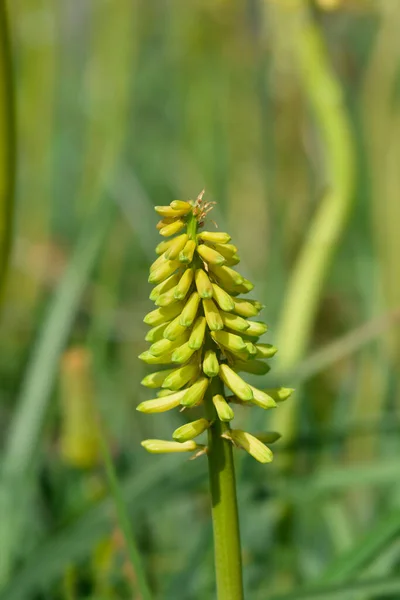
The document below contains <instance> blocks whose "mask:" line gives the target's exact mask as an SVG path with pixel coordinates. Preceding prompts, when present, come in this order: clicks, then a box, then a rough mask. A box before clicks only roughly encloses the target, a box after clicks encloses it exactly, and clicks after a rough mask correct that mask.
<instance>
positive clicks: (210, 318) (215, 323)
mask: <svg viewBox="0 0 400 600" xmlns="http://www.w3.org/2000/svg"><path fill="white" fill-rule="evenodd" d="M203 309H204V315H205V317H206V321H207V325H208V327H209V328H210V329H211V331H218V330H220V329H222V328H223V326H224V324H223V322H222V317H221V315H220V312H219V310H218V308H217V307H216V305H215V303H214V302H213V301H212V300H211V299H203Z"/></svg>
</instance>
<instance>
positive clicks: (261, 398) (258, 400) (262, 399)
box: [250, 385, 276, 409]
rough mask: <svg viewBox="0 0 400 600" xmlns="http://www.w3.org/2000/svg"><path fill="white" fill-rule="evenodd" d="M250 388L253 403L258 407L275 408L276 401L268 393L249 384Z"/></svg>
mask: <svg viewBox="0 0 400 600" xmlns="http://www.w3.org/2000/svg"><path fill="white" fill-rule="evenodd" d="M250 388H251V391H252V392H253V400H252V403H253V404H256V405H257V406H259V407H260V408H265V409H268V408H276V402H275V400H274V399H273V398H272V396H269V394H266V393H265V392H263V391H261V390H258V389H257V388H255V387H253V386H252V385H251V386H250Z"/></svg>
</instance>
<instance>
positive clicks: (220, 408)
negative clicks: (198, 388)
mask: <svg viewBox="0 0 400 600" xmlns="http://www.w3.org/2000/svg"><path fill="white" fill-rule="evenodd" d="M212 401H213V404H214V407H215V410H216V411H217V415H218V418H219V420H220V421H231V420H232V419H233V417H234V416H235V415H234V413H233V410H232V409H231V407H230V406H229V404H228V403H227V401H226V400H225V398H224V397H223V396H222V395H221V394H216V395H215V396H213V399H212Z"/></svg>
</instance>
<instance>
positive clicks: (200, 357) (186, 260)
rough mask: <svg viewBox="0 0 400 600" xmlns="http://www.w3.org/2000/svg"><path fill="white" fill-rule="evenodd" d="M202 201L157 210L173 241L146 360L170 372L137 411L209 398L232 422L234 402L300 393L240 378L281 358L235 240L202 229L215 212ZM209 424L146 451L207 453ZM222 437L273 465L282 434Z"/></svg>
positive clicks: (163, 257)
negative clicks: (203, 440) (240, 268)
mask: <svg viewBox="0 0 400 600" xmlns="http://www.w3.org/2000/svg"><path fill="white" fill-rule="evenodd" d="M202 196H203V193H202V194H200V195H199V197H198V198H197V200H196V201H195V202H192V201H190V202H185V201H181V200H174V201H173V202H171V204H170V205H169V206H156V207H155V210H156V212H157V213H158V214H159V215H160V216H161V220H160V222H159V223H158V224H157V229H158V230H159V232H160V234H161V235H162V236H163V237H164V238H168V239H165V241H162V242H161V243H160V244H158V246H157V248H156V253H157V254H158V255H159V256H158V258H157V260H155V262H154V263H153V264H152V266H151V267H150V276H149V282H150V283H153V284H155V287H154V288H153V290H152V292H151V294H150V299H151V300H153V301H154V303H155V304H156V306H157V308H156V309H155V310H153V311H152V312H150V313H149V314H148V315H146V317H145V318H144V322H145V323H146V324H147V325H149V326H151V329H150V331H149V332H148V334H147V336H146V340H147V341H148V342H150V343H151V346H150V348H149V349H148V350H147V351H146V352H143V353H142V354H141V355H140V357H139V358H141V359H142V360H143V361H144V362H146V363H148V364H150V365H163V366H165V367H166V368H164V369H163V370H160V371H157V372H155V373H151V374H150V375H147V376H146V377H145V378H144V379H143V381H142V384H143V385H145V386H146V387H149V388H154V389H156V388H161V390H160V391H159V392H158V394H157V397H156V398H154V399H152V400H147V401H145V402H142V403H141V404H139V406H138V407H137V410H139V411H141V412H145V413H160V412H164V411H167V410H171V409H173V408H177V407H181V409H183V408H187V409H190V408H192V407H195V406H199V405H200V404H202V403H203V402H204V399H205V397H206V394H208V395H207V397H209V401H210V402H212V405H213V407H214V410H213V413H214V414H215V418H218V419H220V420H221V421H224V422H229V421H231V420H232V419H233V418H234V412H233V409H232V405H233V404H244V405H249V404H254V405H256V406H259V407H261V408H264V409H269V408H274V407H276V405H277V402H280V401H283V400H286V398H288V397H289V396H290V394H291V393H292V391H293V390H292V389H290V388H275V389H267V390H259V389H257V388H255V387H253V386H251V385H249V384H248V383H246V382H245V380H244V379H242V377H241V376H240V375H239V373H252V374H257V375H263V374H265V373H267V372H268V371H269V366H268V365H267V363H266V362H265V359H268V358H271V357H272V356H274V354H275V353H276V348H274V347H273V346H271V345H270V344H265V343H259V341H258V340H259V337H260V336H261V335H262V334H264V333H265V332H266V331H267V325H266V324H265V323H263V322H261V321H258V320H251V319H252V318H254V317H257V315H258V314H259V312H260V311H261V309H262V308H263V306H262V305H261V304H260V303H259V302H257V301H256V300H250V299H247V298H242V297H241V295H245V294H247V293H248V292H250V291H251V290H252V289H253V284H252V283H251V282H250V281H248V280H247V279H245V278H244V277H242V275H240V274H239V273H238V272H237V271H235V270H234V269H233V268H232V267H233V266H235V265H236V264H238V263H239V256H238V254H237V248H236V246H234V245H233V244H231V243H230V242H231V238H230V236H229V235H228V234H227V233H221V232H210V231H203V230H202V229H200V228H201V227H202V226H203V221H204V219H205V217H206V215H207V213H208V212H209V210H210V209H211V203H206V202H204V201H203V200H202ZM172 236H175V237H172ZM214 377H217V378H219V379H220V381H221V385H220V392H221V393H211V394H210V392H207V390H209V388H210V390H211V389H215V386H210V383H211V381H212V379H213V378H214ZM224 390H227V393H225V392H224ZM210 426H212V420H208V419H206V418H200V419H197V420H195V421H192V422H190V423H187V424H185V425H182V426H181V427H179V428H178V429H176V430H175V431H174V433H173V434H172V437H173V439H174V440H175V441H164V440H145V441H143V442H142V445H143V446H144V447H145V448H146V450H148V451H149V452H153V453H161V452H195V453H196V454H201V453H203V452H206V450H207V449H206V448H205V447H204V446H202V445H199V444H197V443H196V442H195V441H194V439H195V438H197V436H199V435H200V434H201V433H203V432H204V431H206V430H207V429H208V428H209V427H210ZM223 437H224V438H227V439H229V440H230V441H231V442H232V443H233V444H234V445H235V446H238V447H240V448H243V449H244V450H246V451H247V452H249V454H251V455H252V456H253V457H254V458H256V459H257V460H258V461H260V462H263V463H266V462H270V461H271V460H272V453H271V451H270V449H269V448H268V447H267V446H266V445H265V444H264V441H267V442H270V443H271V442H273V441H275V440H276V439H277V438H278V437H279V436H278V435H277V434H274V433H269V434H264V435H263V436H253V435H251V434H249V433H247V432H245V431H241V430H239V429H230V428H226V429H225V432H224V434H223Z"/></svg>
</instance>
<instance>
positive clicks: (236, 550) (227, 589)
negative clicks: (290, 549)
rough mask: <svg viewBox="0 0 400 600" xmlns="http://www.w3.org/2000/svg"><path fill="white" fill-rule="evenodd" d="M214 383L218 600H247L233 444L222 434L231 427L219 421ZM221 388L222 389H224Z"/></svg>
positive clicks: (211, 437)
mask: <svg viewBox="0 0 400 600" xmlns="http://www.w3.org/2000/svg"><path fill="white" fill-rule="evenodd" d="M218 386H220V382H219V380H218V381H217V380H216V379H214V380H213V381H212V385H211V386H210V388H211V389H210V391H209V393H208V395H207V398H206V402H205V406H206V411H207V417H208V418H209V419H210V420H213V421H214V422H213V424H212V426H211V427H210V428H209V430H208V454H207V455H208V469H209V479H210V492H211V501H212V520H213V529H214V555H215V571H216V579H217V592H218V600H243V598H244V595H243V581H242V559H241V548H240V532H239V517H238V507H237V499H236V481H235V468H234V464H233V453H232V444H231V442H230V441H228V440H226V439H224V438H223V437H221V436H222V434H223V433H224V432H225V431H228V430H229V429H230V427H229V423H222V422H221V421H220V420H219V419H218V418H216V413H215V409H214V406H213V403H212V394H213V393H214V394H216V393H220V392H221V390H220V389H216V388H217V387H218ZM220 387H221V386H220Z"/></svg>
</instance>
